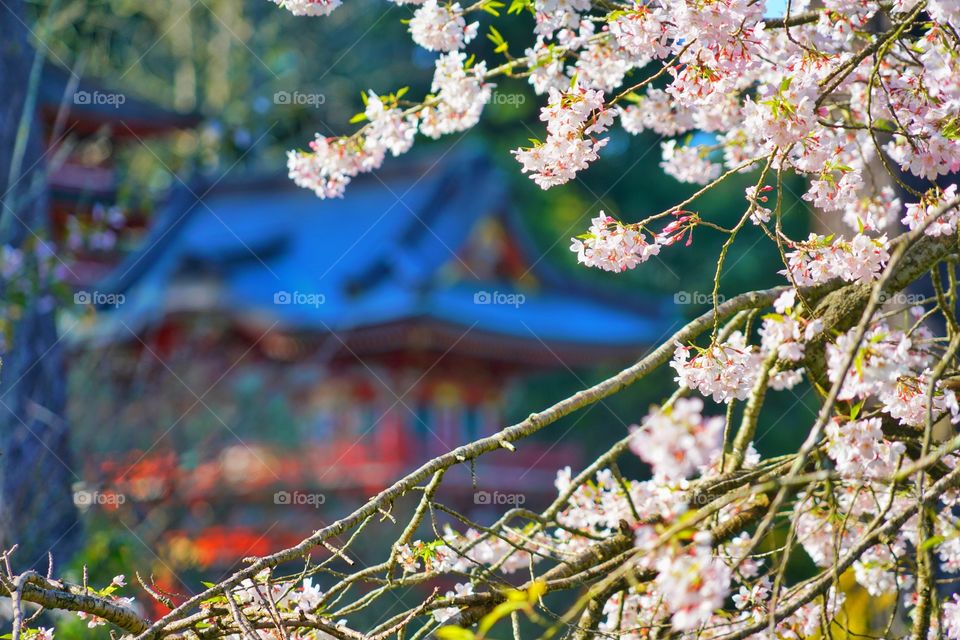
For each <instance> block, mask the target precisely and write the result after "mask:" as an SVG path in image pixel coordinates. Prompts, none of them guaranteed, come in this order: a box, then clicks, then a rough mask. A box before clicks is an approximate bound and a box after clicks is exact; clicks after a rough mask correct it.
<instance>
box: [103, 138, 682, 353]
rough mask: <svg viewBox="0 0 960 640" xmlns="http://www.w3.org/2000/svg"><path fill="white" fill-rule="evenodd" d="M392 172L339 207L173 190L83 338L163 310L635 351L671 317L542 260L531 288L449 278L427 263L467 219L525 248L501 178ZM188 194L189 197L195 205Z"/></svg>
mask: <svg viewBox="0 0 960 640" xmlns="http://www.w3.org/2000/svg"><path fill="white" fill-rule="evenodd" d="M393 162H394V163H396V165H395V168H393V169H391V170H389V172H384V173H380V174H378V175H377V176H371V177H366V178H363V179H357V180H356V181H354V183H353V184H351V185H350V187H349V188H348V191H347V195H346V197H345V198H344V199H342V200H319V199H318V198H316V197H315V196H314V195H313V194H312V193H310V192H309V191H306V190H303V189H298V188H296V187H294V186H293V185H292V184H290V183H289V181H288V180H287V179H286V177H285V176H284V177H277V178H260V179H255V180H246V181H242V182H240V183H237V182H231V183H229V184H227V183H226V181H225V182H224V183H221V184H218V185H216V186H214V187H213V188H212V189H211V188H210V187H204V186H203V185H195V186H194V187H192V188H191V189H189V190H188V189H183V190H182V191H181V192H180V193H178V194H177V195H176V196H175V197H174V198H172V200H171V202H170V204H169V206H168V207H167V209H166V211H165V212H164V213H163V215H162V217H161V219H160V220H159V221H158V223H157V225H156V227H155V228H154V229H153V231H152V232H151V234H150V236H149V237H148V238H147V240H146V241H145V243H144V248H143V249H142V250H140V251H138V252H136V253H135V254H133V255H131V256H130V257H129V259H128V260H126V261H125V262H124V263H123V264H121V265H120V266H119V268H118V269H117V270H116V271H115V273H114V274H113V276H112V277H111V278H110V280H109V281H108V282H106V283H104V285H103V287H102V288H103V289H104V290H109V291H114V292H121V293H123V294H124V295H125V297H126V302H125V304H123V305H122V306H121V307H119V309H116V310H106V311H105V312H103V313H101V318H102V321H100V322H98V327H97V329H98V331H97V333H99V334H100V337H101V338H106V339H110V338H111V336H112V339H124V335H123V334H126V335H127V337H129V334H128V333H127V331H126V329H123V331H120V328H122V326H121V325H120V324H119V323H120V322H122V323H123V324H124V325H126V326H127V327H130V328H131V329H134V330H144V329H147V328H149V327H150V326H151V325H152V324H156V323H159V322H160V321H162V319H163V318H164V317H165V316H166V315H168V314H169V313H175V312H178V311H190V312H210V313H223V314H234V315H240V316H243V317H245V318H258V319H262V321H263V322H264V323H266V324H267V325H270V324H272V323H274V322H277V323H279V326H280V327H283V328H285V329H287V330H290V331H304V332H321V333H323V332H329V331H333V332H340V331H348V330H356V329H367V328H372V327H377V326H381V325H389V324H391V323H402V322H418V321H428V322H431V323H440V324H444V325H450V326H453V327H463V328H464V329H466V328H471V327H472V331H474V332H480V333H485V334H489V335H492V336H498V335H499V336H504V337H510V338H513V339H522V340H529V341H533V342H542V343H546V344H548V345H554V344H556V345H561V346H562V345H567V346H573V347H586V348H589V347H593V346H596V347H600V346H605V347H619V346H640V345H649V344H651V343H652V342H653V341H656V340H657V339H659V338H661V337H662V335H663V333H664V332H665V331H666V330H667V329H668V328H669V326H670V324H672V321H673V320H674V319H675V318H674V317H673V316H671V315H670V314H669V312H668V311H667V309H669V306H667V305H664V304H663V303H662V301H659V300H657V299H655V298H654V299H648V300H647V301H646V303H645V305H644V306H643V307H638V306H636V304H627V303H625V302H623V301H619V300H617V299H616V298H612V297H609V296H607V297H604V296H603V295H601V294H599V293H598V292H596V291H589V292H587V291H582V290H580V288H579V287H578V286H577V285H576V283H570V282H568V281H562V280H560V279H559V278H557V277H555V276H554V275H553V274H551V273H550V272H549V270H548V268H547V267H546V265H545V264H543V265H538V266H537V267H535V268H534V272H535V273H536V275H537V280H538V285H537V286H536V287H533V288H518V285H517V283H514V282H496V281H486V280H477V279H474V278H473V277H470V276H469V274H467V276H465V277H464V276H461V277H459V278H450V277H449V273H447V272H445V271H444V270H442V269H441V267H443V266H444V265H445V264H448V263H450V262H451V261H453V260H456V258H454V253H455V252H456V251H457V250H458V249H460V248H461V247H462V246H463V244H464V242H465V241H466V240H467V237H468V234H469V233H470V230H471V229H472V228H473V227H474V225H475V224H476V223H477V221H478V220H479V219H480V218H481V217H484V216H489V215H499V216H501V217H503V219H504V221H505V222H506V223H507V226H508V227H510V228H511V229H513V230H517V233H518V234H519V235H520V236H521V238H520V239H521V240H522V241H521V243H520V244H521V247H527V250H529V246H530V242H529V239H528V238H526V239H525V238H524V237H522V236H523V235H524V234H523V233H522V232H521V231H519V229H520V226H519V225H518V221H517V219H516V218H515V217H513V215H512V214H511V212H510V207H509V199H508V194H507V192H506V190H505V186H504V182H503V180H502V176H501V175H500V174H499V172H498V171H497V170H496V169H495V168H494V167H493V166H492V164H491V162H490V161H489V159H488V158H487V157H486V156H485V155H484V154H482V153H478V152H475V151H472V152H465V153H459V154H450V156H449V157H447V158H444V159H443V161H439V162H438V161H436V159H434V161H433V162H432V166H431V162H426V163H413V162H409V161H408V162H407V163H404V160H403V159H401V160H395V161H393ZM191 191H192V193H191ZM193 194H197V195H201V194H202V198H201V199H200V202H197V199H196V197H195V196H194V195H193ZM528 259H529V262H530V263H531V264H532V263H534V262H536V256H528ZM192 282H205V283H208V284H209V283H213V284H212V286H206V287H199V288H198V290H199V291H200V292H201V293H199V294H197V296H196V297H195V296H194V295H193V294H192V293H191V288H190V287H189V286H184V285H189V284H190V283H192ZM174 285H179V286H174ZM211 291H212V292H213V293H212V294H211ZM278 292H286V293H288V294H290V295H293V294H294V293H299V294H301V295H314V296H315V299H316V300H319V296H322V297H323V298H322V300H323V303H322V304H317V305H315V306H314V305H310V304H276V303H275V301H274V297H275V295H277V293H278ZM479 292H487V293H489V294H493V293H494V292H496V293H498V294H499V295H500V296H501V297H500V298H499V300H498V301H499V302H503V301H504V298H503V296H507V295H511V294H522V295H523V296H524V298H523V304H519V305H511V304H478V303H477V301H475V296H476V295H477V294H478V293H479ZM482 300H483V298H482V297H481V301H482Z"/></svg>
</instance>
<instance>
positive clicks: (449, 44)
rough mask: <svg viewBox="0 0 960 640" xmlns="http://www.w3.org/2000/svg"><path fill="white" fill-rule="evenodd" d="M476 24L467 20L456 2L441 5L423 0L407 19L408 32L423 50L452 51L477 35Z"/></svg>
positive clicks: (435, 1) (432, 0) (434, 0)
mask: <svg viewBox="0 0 960 640" xmlns="http://www.w3.org/2000/svg"><path fill="white" fill-rule="evenodd" d="M478 26H479V24H478V23H476V22H471V23H470V24H469V25H468V24H467V22H466V20H464V18H463V9H462V8H461V7H460V3H458V2H455V3H453V4H451V5H446V4H443V5H441V4H439V3H438V2H437V0H426V1H425V2H424V3H423V4H422V5H420V7H418V8H417V10H416V11H415V12H414V14H413V19H412V20H410V34H411V36H412V37H413V41H414V42H416V43H417V44H418V45H420V46H421V47H423V48H424V49H426V50H427V51H455V50H457V49H460V48H462V47H463V45H465V44H467V43H469V42H470V41H471V40H473V39H474V38H475V37H477V28H478Z"/></svg>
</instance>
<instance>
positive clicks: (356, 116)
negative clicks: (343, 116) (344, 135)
mask: <svg viewBox="0 0 960 640" xmlns="http://www.w3.org/2000/svg"><path fill="white" fill-rule="evenodd" d="M366 119H367V114H365V113H364V112H363V111H361V112H360V113H357V114H354V116H353V117H352V118H350V124H357V123H358V122H363V121H364V120H366Z"/></svg>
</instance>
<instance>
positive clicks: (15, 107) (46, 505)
mask: <svg viewBox="0 0 960 640" xmlns="http://www.w3.org/2000/svg"><path fill="white" fill-rule="evenodd" d="M25 20H26V16H25V15H24V12H23V0H7V1H6V3H5V4H4V6H3V8H2V9H0V33H3V38H2V40H0V86H2V87H3V91H4V98H3V100H2V101H0V202H2V206H0V245H9V246H10V247H13V248H16V249H19V250H20V251H22V252H23V268H22V269H21V270H20V271H19V272H18V273H17V275H16V276H15V277H13V278H12V279H11V280H10V281H0V319H2V320H4V322H3V323H2V324H3V325H5V329H6V330H5V335H4V336H3V338H4V339H3V340H2V341H0V353H2V358H3V361H2V368H0V548H4V549H6V548H9V547H10V546H11V545H13V544H18V545H19V550H18V551H17V553H16V555H15V557H14V563H15V565H16V566H17V567H18V568H23V569H25V568H27V567H42V568H45V567H46V562H47V552H48V551H50V552H51V553H53V554H54V557H55V558H56V560H57V562H58V564H61V565H62V563H63V562H64V561H65V560H66V559H67V557H68V556H69V555H70V553H72V552H73V551H74V550H75V548H76V544H77V542H78V540H79V534H80V530H79V529H80V528H79V527H78V524H79V520H78V517H77V513H76V509H75V508H74V504H73V492H72V490H71V485H72V484H73V482H75V481H76V480H78V479H79V478H78V474H77V473H76V472H75V471H74V469H73V466H72V460H71V456H70V451H69V445H68V432H67V426H66V423H65V422H64V419H63V411H64V403H65V395H66V375H65V369H64V360H63V351H62V349H61V347H60V345H59V343H58V339H57V329H56V324H55V304H54V300H53V297H52V296H51V294H50V283H49V281H48V280H47V279H48V278H50V277H51V276H50V275H49V271H50V270H49V269H44V268H42V266H41V264H40V263H41V262H42V261H41V260H38V259H37V247H38V246H39V247H40V248H41V249H43V248H44V246H43V245H46V247H49V248H52V245H50V241H49V234H48V230H47V225H48V217H49V216H48V206H49V202H48V195H47V189H46V177H45V171H44V163H43V162H42V159H43V149H44V140H43V132H42V129H41V127H42V124H41V123H40V122H38V120H37V118H36V117H35V113H36V109H35V104H34V99H33V98H32V97H31V96H32V95H33V96H35V95H36V93H35V91H36V84H37V83H36V79H37V76H38V67H37V65H35V54H34V52H33V49H32V48H31V46H30V45H29V44H28V41H27V33H28V30H27V26H26V25H25V24H24V21H25ZM31 78H32V79H33V81H31ZM24 113H26V114H27V116H28V117H27V118H23V114H24Z"/></svg>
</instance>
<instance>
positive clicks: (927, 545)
mask: <svg viewBox="0 0 960 640" xmlns="http://www.w3.org/2000/svg"><path fill="white" fill-rule="evenodd" d="M946 540H947V539H946V538H945V537H943V536H933V537H932V538H927V539H926V540H924V541H923V543H922V544H921V545H920V551H926V550H927V549H931V548H933V547H936V546H938V545H940V544H942V543H943V542H945V541H946Z"/></svg>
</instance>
